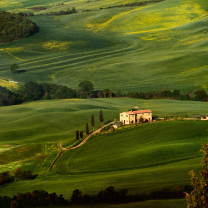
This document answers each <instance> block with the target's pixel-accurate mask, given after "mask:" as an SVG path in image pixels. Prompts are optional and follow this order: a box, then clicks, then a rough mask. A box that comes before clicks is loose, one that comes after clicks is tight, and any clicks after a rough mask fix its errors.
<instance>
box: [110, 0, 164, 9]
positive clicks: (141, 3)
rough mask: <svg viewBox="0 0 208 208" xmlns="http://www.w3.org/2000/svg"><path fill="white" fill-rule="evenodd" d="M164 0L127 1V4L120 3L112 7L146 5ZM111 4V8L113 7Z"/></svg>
mask: <svg viewBox="0 0 208 208" xmlns="http://www.w3.org/2000/svg"><path fill="white" fill-rule="evenodd" d="M161 1H164V0H149V1H140V2H133V3H127V4H120V5H118V6H112V7H132V6H142V5H146V4H148V3H158V2H161ZM112 7H111V6H109V8H112Z"/></svg>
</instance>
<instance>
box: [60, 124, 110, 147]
mask: <svg viewBox="0 0 208 208" xmlns="http://www.w3.org/2000/svg"><path fill="white" fill-rule="evenodd" d="M111 124H113V121H112V122H111V123H108V124H106V125H104V126H102V127H101V128H99V129H97V130H96V131H94V132H92V133H91V134H89V135H88V136H87V137H86V138H85V139H84V140H83V141H82V142H81V143H79V144H78V145H77V146H75V147H71V148H64V147H62V145H61V144H60V143H59V144H57V147H58V148H59V149H61V150H71V149H76V148H78V147H80V146H82V145H83V144H84V143H85V142H86V141H87V140H88V139H89V138H90V137H91V136H92V135H94V134H97V133H100V131H101V130H102V129H103V128H105V127H106V126H110V125H111Z"/></svg>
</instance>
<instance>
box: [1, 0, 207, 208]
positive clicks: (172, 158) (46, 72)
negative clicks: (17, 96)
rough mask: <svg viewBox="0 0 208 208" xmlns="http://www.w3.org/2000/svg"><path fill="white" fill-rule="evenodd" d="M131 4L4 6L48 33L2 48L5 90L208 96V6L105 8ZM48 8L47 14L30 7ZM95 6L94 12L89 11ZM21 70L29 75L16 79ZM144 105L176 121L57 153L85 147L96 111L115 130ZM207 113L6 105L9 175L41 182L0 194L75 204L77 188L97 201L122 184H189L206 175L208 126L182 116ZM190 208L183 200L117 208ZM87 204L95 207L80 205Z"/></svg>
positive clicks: (190, 108) (201, 106) (174, 105)
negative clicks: (44, 86)
mask: <svg viewBox="0 0 208 208" xmlns="http://www.w3.org/2000/svg"><path fill="white" fill-rule="evenodd" d="M139 1H141V0H138V1H136V2H139ZM132 2H134V1H133V0H115V1H110V0H105V1H103V0H99V1H94V0H90V1H87V0H77V1H73V0H62V1H57V0H50V1H49V0H44V1H43V0H37V1H23V0H12V1H11V0H0V5H1V6H0V9H1V10H5V11H10V12H17V13H18V12H26V13H29V12H33V13H34V14H35V16H31V17H29V18H30V19H31V20H32V21H34V22H35V23H36V24H37V25H38V27H39V32H38V33H36V34H34V35H33V36H30V37H28V38H25V39H22V40H18V41H14V42H11V43H6V44H1V45H0V86H3V87H7V88H9V89H12V90H17V89H18V88H19V87H21V86H22V85H23V84H25V83H26V82H28V81H36V82H38V83H43V82H50V83H56V84H61V85H66V86H68V87H71V88H73V89H77V88H78V85H79V83H80V82H82V81H84V80H89V81H91V82H92V83H93V84H94V88H95V90H103V89H106V88H109V89H111V90H113V92H117V91H118V90H120V91H121V92H124V93H127V92H130V91H144V92H146V91H149V90H159V89H161V88H163V89H168V90H174V89H179V90H181V92H183V93H185V92H187V91H194V90H196V89H198V88H200V89H204V90H206V91H207V90H208V81H207V80H208V79H207V78H208V73H207V70H208V59H207V55H208V52H207V51H208V48H207V45H208V37H207V32H208V26H207V25H208V24H207V23H208V4H207V1H206V0H200V1H195V0H189V1H187V0H165V1H162V2H160V3H151V4H147V5H143V6H135V7H122V8H110V9H100V8H107V7H109V6H111V7H112V6H116V5H120V4H126V3H132ZM58 4H63V5H58ZM57 5H58V6H57ZM39 6H41V7H45V8H46V9H45V10H40V11H38V10H32V9H29V8H31V7H39ZM72 7H75V8H76V10H77V11H79V12H78V13H76V14H70V15H63V16H47V15H44V14H45V13H49V12H58V11H60V10H64V11H66V10H67V9H68V8H69V9H72ZM87 9H88V10H93V11H89V12H81V11H82V10H87ZM39 14H42V15H39ZM14 63H16V64H18V65H19V70H22V72H21V73H16V74H14V73H11V70H10V66H11V64H14ZM11 81H15V82H17V83H14V82H11ZM135 106H138V107H139V109H151V110H152V111H153V115H157V116H159V117H168V118H172V120H167V121H161V122H155V123H154V122H153V123H147V124H139V125H132V126H127V127H124V128H120V129H117V130H115V131H113V132H108V131H107V132H102V134H97V135H94V136H92V137H91V138H90V139H89V140H88V141H87V142H86V143H85V144H84V145H82V146H81V147H80V148H77V149H74V150H69V151H63V152H61V150H60V149H58V148H57V143H60V144H61V145H62V146H63V147H68V148H69V147H72V146H74V145H76V144H77V142H76V141H75V132H76V130H79V131H84V132H85V127H86V123H88V124H89V126H90V131H92V127H91V125H90V119H91V115H92V114H94V116H95V128H96V129H97V128H99V127H100V126H101V123H100V122H99V117H98V115H99V111H100V110H102V111H103V113H104V119H105V121H104V122H106V123H107V122H110V121H113V120H114V119H117V120H118V119H119V113H120V112H123V111H127V110H129V109H131V108H133V107H135ZM207 109H208V105H207V103H206V102H194V101H191V102H190V101H177V100H165V99H164V100H160V99H153V100H140V99H128V98H107V99H104V98H103V99H86V100H81V99H71V100H67V99H66V100H47V101H43V100H42V101H36V102H28V103H24V104H21V105H16V106H7V107H1V108H0V127H1V128H0V172H3V171H6V170H9V171H10V172H11V173H12V171H14V170H15V169H16V168H21V169H22V170H32V171H33V173H34V174H38V177H37V178H36V179H35V180H33V181H28V180H18V181H15V182H14V183H10V184H6V185H3V186H1V187H0V195H8V196H13V195H14V194H17V193H19V192H22V193H25V192H30V191H33V190H35V189H43V190H46V191H48V192H50V193H52V192H56V193H57V194H63V196H64V197H65V198H68V199H69V198H70V196H71V194H72V192H73V190H75V189H80V190H81V191H82V192H83V193H89V194H96V193H98V192H99V191H100V190H103V189H105V188H107V187H108V186H114V187H115V188H116V189H124V188H126V189H128V193H129V194H131V193H132V194H135V193H138V194H143V193H150V192H152V191H157V190H161V189H164V188H170V189H173V188H174V187H175V186H178V185H189V184H190V177H189V174H188V173H189V171H190V170H192V169H194V170H195V171H196V172H197V173H198V172H199V170H200V168H201V166H200V162H201V160H202V154H201V153H200V152H199V150H200V149H201V147H202V143H206V142H207V138H208V125H207V122H204V121H183V120H181V118H183V117H197V118H199V117H200V116H203V115H207ZM176 119H177V120H176ZM185 206H186V201H185V200H184V199H183V200H160V201H147V202H141V203H132V204H128V205H114V206H113V207H116V208H117V207H118V208H120V207H123V208H127V207H130V208H134V207H147V208H148V207H151V208H154V207H155V208H156V207H181V208H182V207H185ZM82 207H86V208H87V207H88V206H77V207H76V206H75V208H82ZM97 207H100V208H102V207H112V206H111V205H108V206H105V205H98V206H97V205H95V208H97Z"/></svg>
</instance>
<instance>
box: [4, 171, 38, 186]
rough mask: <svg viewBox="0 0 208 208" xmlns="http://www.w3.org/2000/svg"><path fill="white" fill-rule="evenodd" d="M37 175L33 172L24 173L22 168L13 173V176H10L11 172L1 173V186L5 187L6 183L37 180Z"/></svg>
mask: <svg viewBox="0 0 208 208" xmlns="http://www.w3.org/2000/svg"><path fill="white" fill-rule="evenodd" d="M36 177H37V175H33V174H32V171H31V170H27V171H26V170H25V171H22V170H20V168H17V169H16V170H15V171H13V175H12V176H11V175H10V172H9V171H5V172H3V173H0V185H4V184H6V183H11V182H14V181H15V180H16V179H28V180H32V179H35V178H36Z"/></svg>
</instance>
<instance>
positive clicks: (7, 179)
mask: <svg viewBox="0 0 208 208" xmlns="http://www.w3.org/2000/svg"><path fill="white" fill-rule="evenodd" d="M36 177H37V175H33V174H32V171H31V170H28V171H21V170H20V168H17V169H16V170H15V171H13V176H11V175H10V172H9V171H5V172H3V173H0V185H4V184H6V183H11V182H13V181H15V180H16V179H28V180H32V179H35V178H36ZM0 207H1V206H0Z"/></svg>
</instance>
